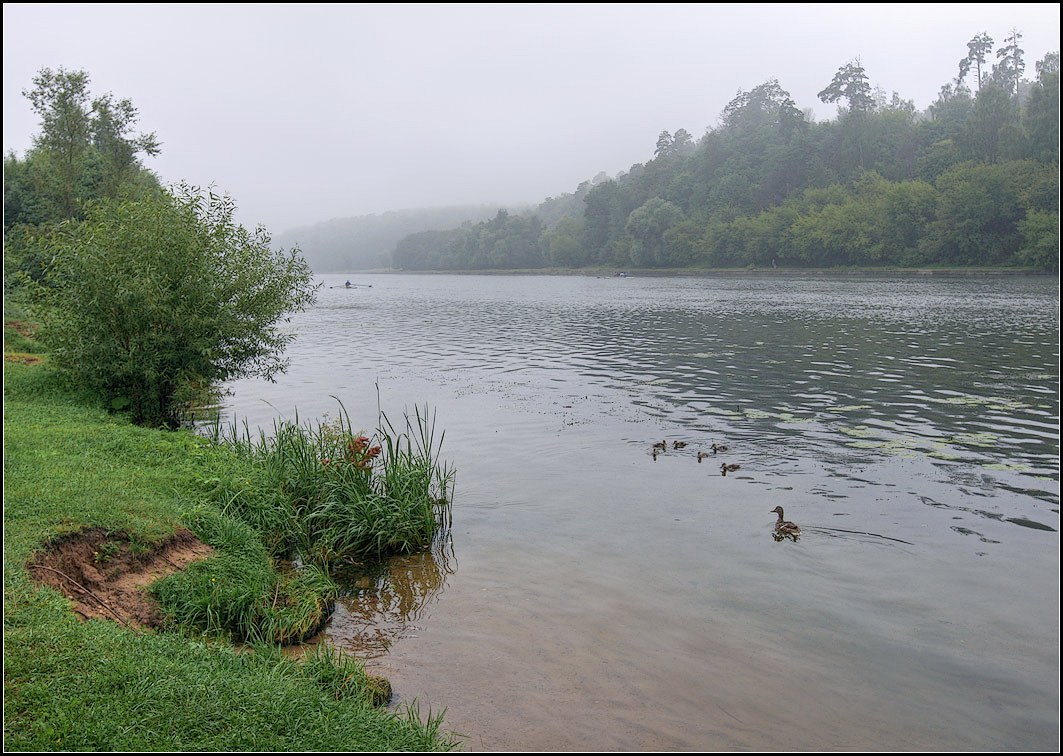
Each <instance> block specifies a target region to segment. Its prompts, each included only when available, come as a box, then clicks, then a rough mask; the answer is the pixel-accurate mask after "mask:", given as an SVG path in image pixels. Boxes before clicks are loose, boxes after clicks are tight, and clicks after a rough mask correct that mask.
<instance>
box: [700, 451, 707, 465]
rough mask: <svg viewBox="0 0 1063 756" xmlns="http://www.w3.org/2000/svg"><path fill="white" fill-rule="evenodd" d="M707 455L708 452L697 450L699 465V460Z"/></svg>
mask: <svg viewBox="0 0 1063 756" xmlns="http://www.w3.org/2000/svg"><path fill="white" fill-rule="evenodd" d="M708 456H709V453H708V452H702V451H699V452H698V464H699V465H700V464H701V460H703V459H705V458H706V457H708Z"/></svg>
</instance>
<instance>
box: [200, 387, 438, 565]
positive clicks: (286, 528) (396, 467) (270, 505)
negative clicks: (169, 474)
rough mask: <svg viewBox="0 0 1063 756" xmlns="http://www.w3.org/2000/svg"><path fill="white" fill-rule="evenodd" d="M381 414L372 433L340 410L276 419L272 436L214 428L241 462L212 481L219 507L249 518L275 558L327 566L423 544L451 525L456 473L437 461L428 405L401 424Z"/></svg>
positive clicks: (245, 519) (409, 550) (405, 551)
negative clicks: (330, 415)
mask: <svg viewBox="0 0 1063 756" xmlns="http://www.w3.org/2000/svg"><path fill="white" fill-rule="evenodd" d="M341 409H342V405H341ZM380 417H381V422H380V427H379V428H378V429H377V430H376V432H375V433H374V434H373V435H372V436H368V435H365V434H363V433H361V432H357V431H355V430H353V427H352V425H351V423H350V421H349V419H348V418H347V416H346V413H345V412H341V414H340V416H339V417H338V418H336V419H335V420H332V421H328V420H325V421H321V422H319V423H316V424H300V423H299V421H298V418H297V419H296V420H294V421H288V420H284V421H276V422H275V423H274V428H273V433H271V434H267V433H266V432H264V431H261V430H260V431H259V432H258V433H257V435H256V434H252V433H251V431H250V430H249V429H248V428H247V426H246V425H245V426H244V429H243V432H242V433H239V432H236V429H235V428H234V427H231V428H230V429H229V432H228V433H220V432H218V431H215V436H216V440H217V441H218V442H219V443H223V444H225V445H227V446H229V447H230V448H231V449H232V451H233V452H234V457H235V458H236V459H238V460H239V461H240V462H241V463H242V465H241V469H240V471H239V472H238V473H237V474H229V475H221V476H219V477H218V478H217V485H216V487H215V491H214V496H215V497H216V499H217V501H218V503H219V504H220V505H221V508H222V511H223V512H225V513H226V514H230V515H232V516H233V517H235V518H237V519H239V520H241V521H243V522H245V523H247V524H248V525H250V526H251V527H252V528H253V529H254V530H255V532H256V533H258V535H259V538H260V539H261V540H262V542H263V543H264V544H266V546H267V548H268V549H269V551H270V553H271V555H272V556H273V557H274V558H275V559H279V560H287V561H290V562H293V563H295V564H296V565H316V566H318V567H319V568H321V569H322V570H325V571H326V572H332V571H334V570H335V569H336V568H337V567H338V566H340V565H341V564H343V563H352V562H353V563H358V562H363V561H369V560H379V559H382V558H385V557H387V556H390V555H393V554H408V553H413V552H416V551H420V550H422V549H426V548H428V547H430V546H431V544H432V541H433V539H434V538H435V537H436V536H437V535H438V534H439V533H441V532H443V531H444V530H445V529H447V528H449V526H450V516H451V502H452V488H453V481H454V471H453V470H450V469H448V468H447V467H446V466H445V465H444V464H442V463H440V461H439V458H438V454H439V447H440V445H441V444H442V435H440V436H439V438H438V439H437V438H436V433H435V418H434V416H430V415H429V413H428V410H427V409H424V410H422V409H421V408H417V409H416V412H415V415H414V417H413V418H412V419H411V417H410V416H409V415H408V414H407V415H406V416H405V428H404V429H403V430H402V431H397V430H396V429H395V427H394V425H393V424H392V423H391V422H390V421H389V420H388V419H387V417H386V416H385V415H383V414H381V416H380Z"/></svg>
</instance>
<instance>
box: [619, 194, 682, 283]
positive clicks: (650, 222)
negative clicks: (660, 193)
mask: <svg viewBox="0 0 1063 756" xmlns="http://www.w3.org/2000/svg"><path fill="white" fill-rule="evenodd" d="M682 220H683V211H682V210H681V209H680V208H678V207H676V206H675V205H673V204H672V203H671V202H668V201H667V200H663V199H661V198H660V197H652V198H651V199H649V200H647V201H646V203H645V204H644V205H642V207H639V208H636V209H635V210H633V211H632V212H631V215H630V216H629V217H628V220H627V226H626V228H625V230H626V231H627V233H628V235H630V236H631V238H632V240H633V245H632V250H631V262H632V263H633V264H634V265H638V266H640V267H657V266H661V265H670V264H672V260H671V257H670V256H669V255H668V252H667V248H666V244H665V238H664V235H665V232H666V231H668V229H670V228H671V227H672V226H674V225H676V224H678V223H679V222H680V221H682Z"/></svg>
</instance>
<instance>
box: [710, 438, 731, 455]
mask: <svg viewBox="0 0 1063 756" xmlns="http://www.w3.org/2000/svg"><path fill="white" fill-rule="evenodd" d="M709 448H710V449H712V453H713V454H715V453H716V452H722V451H727V447H726V446H724V445H723V444H717V443H716V442H715V441H714V442H713V444H712V446H710V447H709Z"/></svg>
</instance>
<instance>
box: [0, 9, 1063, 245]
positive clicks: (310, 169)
mask: <svg viewBox="0 0 1063 756" xmlns="http://www.w3.org/2000/svg"><path fill="white" fill-rule="evenodd" d="M1059 12H1060V5H1059V4H1058V3H1040V4H1010V5H1005V4H997V3H966V4H910V5H907V4H839V5H829V4H715V3H700V4H662V5H656V4H654V5H650V4H616V5H597V4H588V5H578V4H565V5H527V4H515V5H510V4H494V5H480V4H472V5H468V4H407V5H396V4H388V5H375V4H317V5H287V4H268V5H258V6H253V5H238V6H237V5H225V4H136V5H110V4H76V5H68V4H33V5H30V4H22V3H5V4H4V19H3V20H4V143H3V147H4V151H5V154H6V153H7V152H8V151H9V150H14V151H15V152H16V153H17V154H18V155H20V156H21V155H23V154H24V152H25V150H26V149H27V148H29V147H30V146H31V139H32V136H33V135H34V134H36V133H37V132H38V131H39V120H38V118H37V117H36V116H35V115H34V114H33V113H32V111H31V110H30V107H29V101H28V100H27V99H26V98H25V97H24V96H23V95H22V90H24V89H29V88H31V87H32V79H33V76H34V75H35V74H36V73H37V72H38V71H39V70H40V69H42V68H45V67H47V68H52V69H53V70H54V69H57V68H59V67H64V68H66V69H67V70H84V71H86V72H87V73H88V74H89V76H90V77H91V84H90V91H91V92H92V94H93V95H100V94H104V93H106V92H111V93H113V94H114V95H115V97H117V98H129V99H131V100H132V101H133V104H134V105H135V106H136V107H137V108H138V109H139V112H140V122H139V129H138V131H154V132H155V133H156V135H157V136H158V138H159V139H160V140H161V142H162V154H161V155H160V156H158V157H156V158H149V159H146V160H145V161H144V162H145V165H146V166H147V167H148V168H150V169H151V170H153V171H155V172H156V173H157V174H158V175H159V177H160V179H161V180H162V181H163V182H164V183H169V182H175V181H180V180H185V181H188V182H189V183H191V184H194V185H198V186H204V187H205V186H208V185H214V186H215V187H216V188H217V189H219V190H221V191H224V192H226V193H228V194H230V195H232V197H233V198H234V199H235V200H236V203H237V205H238V207H239V212H238V218H239V220H240V222H241V223H243V224H244V225H247V226H255V225H258V224H262V225H265V226H266V227H267V228H268V229H269V230H270V231H271V232H273V233H274V234H275V235H276V234H279V233H280V232H282V231H285V230H288V229H290V228H292V227H294V226H299V225H305V224H311V223H315V222H318V221H323V220H327V219H330V218H334V217H347V216H356V215H365V214H369V213H379V212H383V211H387V210H395V209H403V208H415V207H435V206H443V205H455V204H489V203H502V204H536V203H538V202H540V201H541V200H543V199H545V198H546V197H548V196H556V195H559V194H562V193H566V192H571V191H573V190H574V189H575V188H576V186H577V185H578V184H579V183H580V182H581V181H584V180H586V179H589V178H591V177H593V176H594V175H596V174H597V173H599V172H601V171H605V172H606V173H608V174H609V175H615V174H616V173H617V172H619V171H622V170H627V169H628V168H629V167H630V166H631V165H632V164H633V163H640V162H645V161H646V160H648V159H650V158H652V156H653V151H654V148H655V146H656V142H657V136H658V134H659V133H660V132H661V131H662V130H668V131H670V132H675V131H676V130H677V129H679V128H685V129H686V130H687V131H689V132H690V133H691V135H692V136H693V137H694V138H695V139H698V138H700V137H701V136H702V135H703V134H704V133H705V130H706V129H707V128H710V127H713V126H715V125H716V124H717V122H718V119H719V115H720V112H721V111H722V110H723V109H724V107H725V106H726V105H727V103H728V102H730V100H731V99H732V98H733V97H734V96H735V95H736V94H737V93H738V92H739V90H744V91H748V90H750V89H752V88H753V87H755V86H757V85H759V84H762V83H764V82H765V81H767V80H769V79H772V78H776V79H778V80H779V84H780V85H781V86H782V87H783V88H784V89H786V90H787V91H789V92H790V94H791V95H792V97H793V99H794V101H795V102H796V104H797V106H798V107H799V108H801V109H806V108H811V109H813V110H814V111H815V114H816V116H817V118H818V119H819V120H826V119H832V118H834V117H835V113H836V110H835V106H834V105H825V104H824V103H822V102H820V101H819V100H818V99H817V98H816V93H817V92H819V91H821V90H822V89H824V88H825V87H826V86H827V85H828V84H829V83H830V81H831V79H832V78H833V76H834V74H835V72H836V71H837V70H838V68H839V67H841V66H842V65H844V64H845V63H847V62H849V61H851V60H854V59H856V58H857V57H859V58H860V61H861V63H862V64H863V66H864V68H865V69H866V71H867V75H868V77H869V80H870V83H871V85H872V86H877V87H881V88H882V89H883V90H885V92H886V93H887V95H889V94H890V93H892V92H894V91H896V92H898V93H899V94H900V95H901V97H903V98H905V99H911V100H914V101H915V105H916V107H917V108H918V109H920V110H923V109H925V108H926V107H927V106H928V105H930V104H931V103H932V102H933V100H934V98H935V97H936V96H937V93H938V90H939V89H940V88H941V86H942V85H943V84H945V83H946V82H949V81H951V80H952V79H954V78H955V77H956V73H957V68H958V62H959V60H960V59H961V58H963V57H964V56H965V55H966V54H967V42H968V41H969V40H970V39H971V38H972V37H974V36H975V35H976V34H978V33H980V32H983V31H984V32H987V33H988V34H989V35H990V36H991V37H992V38H993V40H994V42H995V45H994V50H996V49H997V48H999V47H1000V46H1002V45H1003V40H1004V38H1005V36H1006V35H1007V34H1008V33H1009V32H1010V31H1011V29H1012V28H1017V29H1018V30H1019V31H1020V32H1021V33H1022V34H1023V38H1022V40H1021V45H1020V46H1021V47H1022V48H1023V49H1024V50H1025V52H1026V72H1025V76H1026V78H1030V79H1033V78H1034V77H1035V70H1034V63H1035V62H1036V61H1038V60H1040V59H1041V58H1043V57H1044V55H1045V54H1046V53H1048V52H1050V51H1056V50H1059ZM993 60H994V62H995V57H994V59H993Z"/></svg>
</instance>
